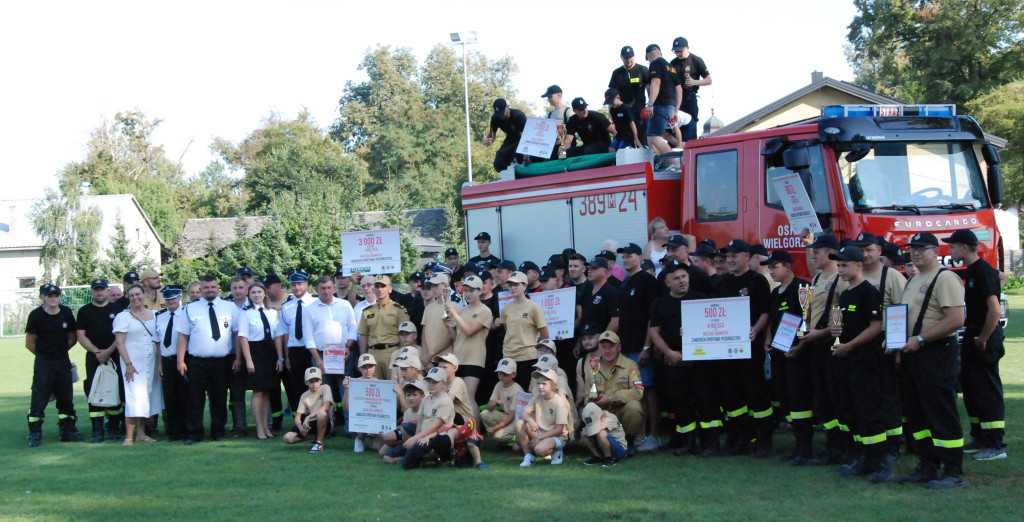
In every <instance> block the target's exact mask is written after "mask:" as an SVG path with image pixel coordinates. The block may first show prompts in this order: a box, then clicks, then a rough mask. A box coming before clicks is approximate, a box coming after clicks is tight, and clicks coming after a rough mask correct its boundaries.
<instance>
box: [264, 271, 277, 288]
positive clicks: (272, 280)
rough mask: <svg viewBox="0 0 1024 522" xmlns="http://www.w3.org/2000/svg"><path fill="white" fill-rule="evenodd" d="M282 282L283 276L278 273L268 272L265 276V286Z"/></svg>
mask: <svg viewBox="0 0 1024 522" xmlns="http://www.w3.org/2000/svg"><path fill="white" fill-rule="evenodd" d="M280 283H281V277H280V276H278V275H277V274H267V275H265V276H263V285H264V286H270V285H277V284H280Z"/></svg>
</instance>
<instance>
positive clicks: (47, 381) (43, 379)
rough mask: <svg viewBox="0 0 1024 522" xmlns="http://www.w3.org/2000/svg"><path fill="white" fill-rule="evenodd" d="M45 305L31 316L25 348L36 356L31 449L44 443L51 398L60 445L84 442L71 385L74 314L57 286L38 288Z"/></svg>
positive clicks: (29, 423) (33, 374) (74, 340)
mask: <svg viewBox="0 0 1024 522" xmlns="http://www.w3.org/2000/svg"><path fill="white" fill-rule="evenodd" d="M39 297H40V298H41V299H42V301H43V305H42V306H40V307H39V308H36V309H35V310H32V312H30V313H29V314H28V322H27V324H26V325H25V348H27V349H28V351H30V352H32V353H33V354H34V355H35V363H34V365H33V373H32V402H31V406H29V410H28V447H30V448H34V447H36V446H39V444H40V443H42V441H43V417H44V416H45V414H46V413H45V412H46V404H47V403H48V402H50V396H51V395H53V396H56V398H57V418H58V419H59V420H58V421H57V424H58V426H59V427H60V441H61V442H81V441H82V434H81V433H79V432H78V428H77V427H76V426H75V423H76V422H77V420H78V417H76V416H75V405H74V403H73V402H72V396H73V394H74V390H73V388H72V386H71V385H72V383H71V358H70V357H68V351H70V350H71V348H72V347H74V346H75V344H76V343H77V342H78V341H77V340H76V334H75V330H76V325H75V314H74V313H73V312H72V311H71V309H70V308H68V307H66V306H64V305H62V304H60V299H61V290H60V287H58V286H57V285H43V286H42V287H40V288H39Z"/></svg>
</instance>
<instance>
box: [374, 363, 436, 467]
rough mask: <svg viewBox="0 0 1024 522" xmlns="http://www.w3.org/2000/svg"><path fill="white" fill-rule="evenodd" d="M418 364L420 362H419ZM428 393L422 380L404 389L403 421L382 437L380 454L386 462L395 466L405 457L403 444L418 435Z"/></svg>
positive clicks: (407, 385)
mask: <svg viewBox="0 0 1024 522" xmlns="http://www.w3.org/2000/svg"><path fill="white" fill-rule="evenodd" d="M417 362H419V361H418V360H417ZM427 393H429V390H428V389H427V383H426V382H425V381H423V380H422V379H416V380H412V381H409V382H407V383H405V385H404V386H403V387H402V393H401V394H400V395H399V397H402V398H403V400H402V402H403V403H405V404H406V405H407V407H406V409H405V412H404V413H402V420H401V423H400V424H399V427H398V429H396V430H395V431H389V432H387V433H385V434H383V435H382V436H381V442H382V444H381V447H380V450H379V451H378V453H379V454H380V456H381V458H382V459H384V462H387V463H388V464H394V463H395V462H398V461H400V460H402V457H404V456H405V453H406V449H405V447H404V446H402V442H403V441H406V440H408V439H409V437H412V436H413V435H415V434H416V428H417V426H419V423H420V413H419V409H420V404H422V403H423V398H424V397H425V396H426V395H427Z"/></svg>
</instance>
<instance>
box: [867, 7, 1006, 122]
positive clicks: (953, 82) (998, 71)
mask: <svg viewBox="0 0 1024 522" xmlns="http://www.w3.org/2000/svg"><path fill="white" fill-rule="evenodd" d="M854 5H855V6H856V7H857V10H858V14H857V16H856V17H854V19H853V21H852V22H851V23H850V26H849V29H850V32H849V34H848V35H847V39H848V40H849V41H850V43H851V48H850V49H849V53H848V56H849V62H850V65H851V66H852V67H853V68H854V73H855V81H856V83H858V84H859V85H861V86H863V87H865V88H867V89H870V90H873V91H876V92H880V93H882V94H886V95H889V96H892V97H895V98H899V99H901V100H905V101H907V102H911V103H956V104H957V105H959V106H960V108H963V106H964V103H966V102H967V101H968V100H971V99H973V98H975V97H976V96H978V95H979V94H981V93H983V92H986V91H988V90H990V89H992V88H994V87H997V86H999V85H1001V84H1003V83H1007V82H1008V81H1010V80H1011V79H1013V77H1014V76H1015V75H1017V74H1019V71H1020V70H1021V67H1022V66H1024V47H1022V45H1021V34H1022V30H1024V27H1022V24H1024V14H1022V10H1021V6H1020V3H1019V2H1018V1H1015V0H854Z"/></svg>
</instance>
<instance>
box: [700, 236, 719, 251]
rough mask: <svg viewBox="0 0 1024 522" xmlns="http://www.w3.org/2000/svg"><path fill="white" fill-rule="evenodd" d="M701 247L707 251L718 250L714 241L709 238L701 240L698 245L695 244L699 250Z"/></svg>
mask: <svg viewBox="0 0 1024 522" xmlns="http://www.w3.org/2000/svg"><path fill="white" fill-rule="evenodd" d="M701 247H706V248H708V249H709V250H714V249H716V248H718V245H716V244H715V240H714V239H711V238H710V237H706V238H704V239H701V240H700V243H697V248H701Z"/></svg>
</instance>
